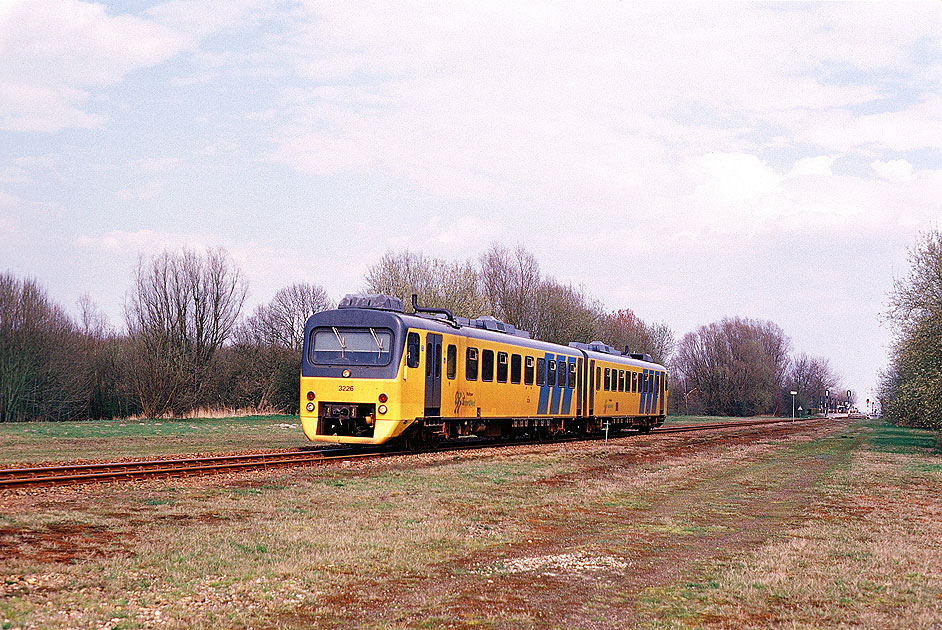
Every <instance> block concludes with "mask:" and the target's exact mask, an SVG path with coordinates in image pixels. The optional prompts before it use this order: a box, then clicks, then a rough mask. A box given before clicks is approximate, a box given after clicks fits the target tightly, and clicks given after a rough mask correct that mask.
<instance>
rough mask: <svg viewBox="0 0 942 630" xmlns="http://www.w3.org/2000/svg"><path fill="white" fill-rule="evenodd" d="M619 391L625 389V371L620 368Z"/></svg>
mask: <svg viewBox="0 0 942 630" xmlns="http://www.w3.org/2000/svg"><path fill="white" fill-rule="evenodd" d="M618 391H620V392H623V391H625V371H624V370H618Z"/></svg>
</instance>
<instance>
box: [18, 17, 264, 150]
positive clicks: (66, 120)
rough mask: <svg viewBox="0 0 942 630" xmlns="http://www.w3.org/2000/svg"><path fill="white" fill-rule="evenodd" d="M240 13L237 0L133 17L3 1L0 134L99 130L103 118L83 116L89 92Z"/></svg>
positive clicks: (196, 40)
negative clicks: (2, 130) (0, 131)
mask: <svg viewBox="0 0 942 630" xmlns="http://www.w3.org/2000/svg"><path fill="white" fill-rule="evenodd" d="M246 10H247V7H246V6H245V5H244V3H238V2H212V3H210V2H184V1H176V0H175V1H173V2H168V3H164V4H161V5H157V6H155V7H152V8H151V9H149V10H148V12H147V16H146V17H140V16H135V15H128V14H122V15H114V14H112V13H111V12H110V11H108V10H106V8H105V6H104V5H102V4H97V3H93V2H83V1H81V0H57V1H55V2H43V1H39V2H33V1H30V0H12V1H10V2H6V3H4V4H2V5H0V129H4V130H8V131H39V132H53V131H58V130H61V129H67V128H97V127H101V126H102V125H103V124H104V122H105V116H104V115H102V114H99V113H96V112H94V111H89V95H90V94H91V93H92V91H93V90H95V89H96V88H101V87H103V86H108V85H112V84H114V83H117V82H118V81H120V80H121V79H122V78H123V77H124V76H125V75H127V74H128V73H129V72H131V71H132V70H136V69H140V68H149V67H153V66H155V65H157V64H160V63H162V62H164V61H166V60H168V59H170V58H171V57H173V56H175V55H177V54H179V53H180V52H182V51H184V50H188V49H192V48H193V47H195V46H196V45H197V44H198V43H199V41H200V40H201V38H203V37H205V36H206V35H208V34H210V33H212V32H213V31H214V30H217V29H220V28H223V27H225V26H227V25H231V24H233V23H238V22H239V20H240V18H241V17H242V16H244V14H245V11H246Z"/></svg>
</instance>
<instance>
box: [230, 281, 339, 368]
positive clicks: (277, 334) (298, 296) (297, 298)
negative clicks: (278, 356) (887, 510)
mask: <svg viewBox="0 0 942 630" xmlns="http://www.w3.org/2000/svg"><path fill="white" fill-rule="evenodd" d="M329 308H333V304H332V302H331V301H330V298H329V297H327V292H326V291H325V290H324V288H323V287H321V286H319V285H316V284H302V283H299V284H292V285H291V286H288V287H284V288H283V289H279V290H278V292H277V293H275V296H274V297H273V298H272V300H271V302H269V303H268V304H263V305H260V306H259V307H258V308H257V309H256V310H255V313H254V314H253V315H252V316H250V317H248V318H247V319H246V320H245V321H244V322H243V323H242V324H241V325H240V326H239V327H238V328H237V330H236V333H235V338H236V341H237V342H239V343H249V344H253V345H267V346H278V347H281V348H287V349H289V350H294V351H297V352H300V351H301V344H302V342H303V337H304V325H305V323H307V319H308V317H310V316H311V315H313V314H314V313H319V312H320V311H325V310H327V309H329Z"/></svg>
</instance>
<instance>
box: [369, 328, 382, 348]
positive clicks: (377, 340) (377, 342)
mask: <svg viewBox="0 0 942 630" xmlns="http://www.w3.org/2000/svg"><path fill="white" fill-rule="evenodd" d="M370 334H371V335H373V341H375V342H376V345H377V346H379V351H380V352H385V348H383V344H382V343H380V341H379V339H378V338H377V337H376V331H374V330H373V329H372V328H370Z"/></svg>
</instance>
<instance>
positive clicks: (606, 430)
mask: <svg viewBox="0 0 942 630" xmlns="http://www.w3.org/2000/svg"><path fill="white" fill-rule="evenodd" d="M610 424H611V423H610V422H609V421H608V420H606V421H605V441H606V442H608V427H609V425H610Z"/></svg>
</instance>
